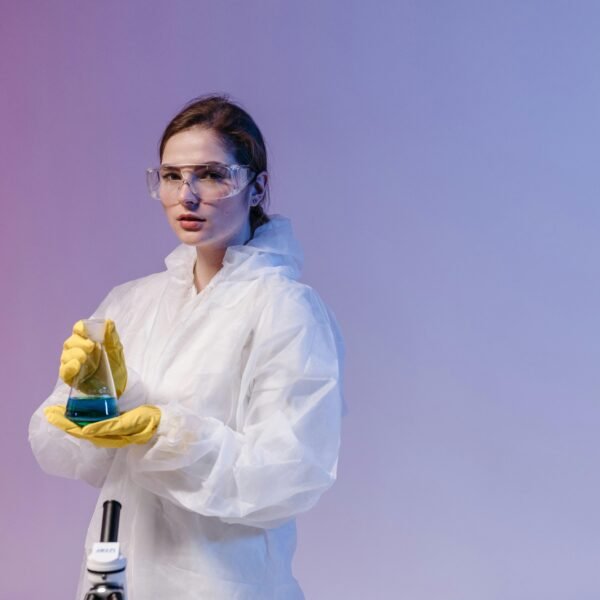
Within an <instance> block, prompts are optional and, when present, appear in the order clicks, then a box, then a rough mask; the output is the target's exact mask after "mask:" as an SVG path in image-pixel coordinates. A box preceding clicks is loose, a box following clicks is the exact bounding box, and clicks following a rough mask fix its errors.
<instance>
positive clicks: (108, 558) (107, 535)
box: [84, 500, 127, 600]
mask: <svg viewBox="0 0 600 600" xmlns="http://www.w3.org/2000/svg"><path fill="white" fill-rule="evenodd" d="M120 513H121V504H120V503H119V502H117V501H116V500H107V501H106V502H104V504H103V505H102V532H101V535H100V542H96V543H95V544H94V546H93V547H92V552H91V553H90V554H89V556H88V558H87V564H86V568H87V573H88V578H89V580H90V583H91V584H92V587H91V589H90V591H89V592H87V594H86V595H85V596H84V600H127V595H126V586H125V568H126V566H127V559H126V558H125V557H124V556H123V555H122V554H121V550H120V548H119V542H117V538H118V535H119V516H120Z"/></svg>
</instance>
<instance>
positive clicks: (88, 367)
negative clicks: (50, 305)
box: [58, 319, 127, 397]
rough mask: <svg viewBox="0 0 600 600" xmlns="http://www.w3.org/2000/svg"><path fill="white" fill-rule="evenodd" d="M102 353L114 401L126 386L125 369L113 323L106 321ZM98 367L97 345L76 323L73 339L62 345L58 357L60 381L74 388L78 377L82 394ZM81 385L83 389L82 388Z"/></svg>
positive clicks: (98, 352)
mask: <svg viewBox="0 0 600 600" xmlns="http://www.w3.org/2000/svg"><path fill="white" fill-rule="evenodd" d="M104 349H105V350H106V355H107V357H108V362H109V364H110V370H111V371H112V375H113V380H114V382H115V390H116V392H117V397H119V396H121V394H122V393H123V392H124V391H125V388H126V386H127V366H126V364H125V354H124V353H123V345H122V344H121V340H120V339H119V334H118V333H117V330H116V328H115V324H114V321H111V320H110V319H107V320H106V325H105V329H104ZM99 364H100V345H99V344H97V343H96V342H94V341H92V340H90V339H89V337H88V333H87V331H86V330H85V325H84V324H83V321H77V323H75V326H74V327H73V335H72V336H71V337H69V338H67V340H66V341H65V343H64V344H63V351H62V355H61V357H60V369H59V372H58V374H59V377H60V378H61V379H62V380H63V381H64V382H65V383H66V384H67V385H69V386H72V385H73V382H74V381H75V378H76V377H77V376H78V375H79V374H80V373H81V375H82V377H81V378H80V383H79V385H80V387H82V388H83V389H82V391H83V392H85V380H86V379H88V378H90V377H91V376H92V375H93V374H94V373H95V372H96V370H97V369H98V365H99ZM82 383H83V385H82Z"/></svg>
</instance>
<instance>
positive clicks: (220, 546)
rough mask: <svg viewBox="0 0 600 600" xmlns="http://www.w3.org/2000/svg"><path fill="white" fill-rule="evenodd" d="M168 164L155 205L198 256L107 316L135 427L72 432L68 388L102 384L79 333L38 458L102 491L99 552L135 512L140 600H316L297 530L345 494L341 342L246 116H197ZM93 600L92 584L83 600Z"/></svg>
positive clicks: (223, 104) (40, 432) (190, 110)
mask: <svg viewBox="0 0 600 600" xmlns="http://www.w3.org/2000/svg"><path fill="white" fill-rule="evenodd" d="M160 162H161V166H160V167H159V168H158V169H149V170H148V184H149V189H150V193H151V195H153V196H154V197H156V198H157V199H159V200H160V201H161V203H162V206H163V208H164V210H165V213H166V217H167V220H168V222H169V224H170V226H171V227H172V228H173V230H174V231H175V234H176V235H177V237H178V238H179V240H180V241H181V242H182V243H181V245H180V246H179V247H178V248H177V249H176V250H175V251H174V252H172V253H171V254H170V255H169V256H168V257H167V259H166V261H165V262H166V266H167V270H166V271H163V272H160V273H155V274H153V275H150V276H148V277H144V278H142V279H138V280H135V281H131V282H128V283H126V284H124V285H120V286H117V287H116V288H115V289H113V290H112V291H111V292H110V293H109V295H108V296H107V298H106V299H105V300H104V301H103V302H102V304H101V305H100V307H99V308H98V310H97V311H96V312H95V313H94V315H93V316H94V317H95V318H104V319H108V321H107V322H108V325H107V331H106V336H107V340H108V343H109V349H108V353H109V359H110V363H111V367H112V370H113V374H114V376H115V383H116V385H117V388H121V389H124V391H123V393H122V396H121V398H120V400H119V406H120V409H121V411H125V412H124V413H123V414H122V415H121V416H120V417H117V418H115V419H111V420H109V421H105V422H103V423H101V424H98V425H90V426H87V427H85V428H78V427H75V426H73V424H72V423H70V422H69V421H67V420H66V419H65V418H64V414H63V413H64V404H65V403H66V399H67V396H68V392H69V385H68V384H70V383H72V381H73V378H74V377H75V376H76V375H77V374H78V373H79V371H80V370H81V369H84V370H87V371H91V370H93V356H94V352H95V346H94V343H93V342H91V341H90V340H89V339H87V335H86V331H85V328H84V327H83V326H82V324H81V323H78V324H77V325H76V327H75V329H74V333H73V335H72V336H71V337H70V338H69V339H68V340H67V342H66V343H65V347H64V348H65V349H64V351H63V356H62V357H61V370H60V375H61V378H60V379H59V382H58V384H57V386H56V388H55V390H54V392H53V393H52V395H51V396H50V397H49V398H48V399H47V400H46V402H44V403H43V404H42V406H41V407H40V408H39V409H38V410H37V412H36V413H35V414H34V416H33V418H32V420H31V425H30V440H31V445H32V448H33V451H34V453H35V455H36V457H37V460H38V462H39V463H40V465H41V466H42V468H43V469H44V470H46V471H47V472H49V473H52V474H56V475H61V476H64V477H72V478H78V479H84V480H85V481H87V482H89V483H91V484H92V485H95V486H100V487H101V488H102V490H101V493H100V497H99V499H98V503H97V505H96V509H95V512H94V516H93V518H92V521H91V523H90V527H89V529H88V536H87V541H86V547H87V550H88V551H89V549H90V547H91V545H92V544H93V543H94V542H95V541H97V540H98V536H99V531H100V519H101V511H102V503H103V502H104V501H105V500H107V499H113V498H114V499H116V500H119V501H120V502H121V503H122V505H123V510H122V513H121V527H120V533H119V541H120V542H121V544H122V547H123V552H124V554H125V556H126V557H127V559H128V567H127V581H128V593H129V598H130V600H149V599H152V598H173V599H175V598H177V599H178V600H185V599H192V598H194V599H196V598H211V599H223V600H228V599H233V598H235V599H240V600H241V599H253V600H254V599H256V600H259V599H260V600H267V599H271V598H272V599H286V600H287V599H297V598H302V597H303V595H302V592H301V591H300V588H299V587H298V584H297V583H296V581H295V579H294V578H293V576H292V573H291V559H292V555H293V552H294V548H295V522H294V517H295V516H296V515H297V514H298V513H301V512H303V511H306V510H307V509H309V508H311V507H312V506H313V505H314V504H315V503H316V501H317V499H318V498H319V496H320V495H321V494H322V493H323V492H324V491H325V490H326V489H327V488H328V487H329V486H330V485H331V484H332V483H333V481H334V479H335V473H336V465H337V455H338V447H339V432H340V416H341V404H342V399H341V360H342V359H341V344H340V337H339V335H338V332H337V328H336V326H335V323H334V320H333V318H332V316H331V315H330V313H329V312H328V310H327V308H326V307H325V306H324V304H323V303H322V301H321V300H320V299H319V297H318V296H317V294H316V293H315V292H314V291H313V290H312V289H311V288H309V287H308V286H306V285H304V284H301V283H299V282H298V281H297V279H298V277H299V270H300V263H301V255H300V250H299V248H298V245H297V242H296V241H295V240H294V238H293V236H292V232H291V228H290V224H289V222H288V221H287V220H286V219H284V218H282V217H276V216H272V217H269V216H267V215H266V213H265V212H264V210H263V205H264V202H265V199H266V196H267V191H268V172H267V158H266V149H265V144H264V141H263V138H262V135H261V133H260V131H259V129H258V127H257V126H256V124H255V123H254V121H253V120H252V118H251V117H250V116H249V115H248V114H247V113H246V112H245V111H244V110H242V109H241V108H240V107H238V106H237V105H235V104H233V103H232V102H230V101H229V100H228V99H227V98H224V97H219V96H209V97H203V98H200V99H197V100H195V101H193V102H192V103H190V104H189V105H187V106H186V107H185V108H184V109H183V110H182V111H181V112H180V113H179V114H178V115H177V116H175V118H174V119H173V120H172V121H171V122H170V123H169V125H168V126H167V128H166V129H165V132H164V134H163V136H162V139H161V143H160ZM117 330H118V332H119V334H120V340H121V341H122V346H121V342H120V340H119V336H118V335H117V333H116V331H117ZM123 349H124V353H125V354H123ZM124 356H125V357H126V362H125V358H124ZM118 393H119V389H118ZM90 428H91V430H90ZM94 428H95V429H94ZM86 589H87V582H86V581H85V577H83V575H82V580H81V581H80V588H79V596H78V597H79V598H81V597H82V594H83V593H84V592H85V591H86Z"/></svg>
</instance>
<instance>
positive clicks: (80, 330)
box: [73, 321, 89, 339]
mask: <svg viewBox="0 0 600 600" xmlns="http://www.w3.org/2000/svg"><path fill="white" fill-rule="evenodd" d="M73 333H74V334H75V335H78V336H80V337H82V338H86V339H89V335H88V332H87V330H86V328H85V324H84V322H83V321H77V323H75V325H73Z"/></svg>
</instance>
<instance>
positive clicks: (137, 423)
mask: <svg viewBox="0 0 600 600" xmlns="http://www.w3.org/2000/svg"><path fill="white" fill-rule="evenodd" d="M44 414H45V415H46V419H48V421H49V422H50V423H51V424H52V425H54V426H55V427H58V428H59V429H62V430H63V431H66V432H67V433H68V434H69V435H72V436H73V437H76V438H80V439H82V440H88V441H90V442H92V444H95V445H96V446H101V447H102V448H122V447H123V446H127V445H128V444H145V443H146V442H148V441H149V440H150V439H151V438H152V436H153V435H154V433H155V432H156V429H157V428H158V424H159V423H160V416H161V412H160V408H158V406H152V405H151V404H142V406H138V407H137V408H134V409H132V410H128V411H127V412H124V413H123V414H121V415H119V416H118V417H115V418H114V419H106V420H105V421H98V423H91V424H90V425H86V426H85V427H79V425H76V424H75V423H73V421H70V420H69V419H67V418H66V417H65V406H64V405H62V404H54V405H52V406H47V407H46V408H45V409H44Z"/></svg>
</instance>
